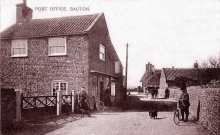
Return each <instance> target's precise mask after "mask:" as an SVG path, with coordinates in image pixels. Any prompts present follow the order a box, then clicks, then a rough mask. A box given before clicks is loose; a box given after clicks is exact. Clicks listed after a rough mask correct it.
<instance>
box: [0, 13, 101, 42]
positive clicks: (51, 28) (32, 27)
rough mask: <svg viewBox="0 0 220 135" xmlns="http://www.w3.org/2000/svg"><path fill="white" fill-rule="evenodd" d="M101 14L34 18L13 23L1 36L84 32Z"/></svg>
mask: <svg viewBox="0 0 220 135" xmlns="http://www.w3.org/2000/svg"><path fill="white" fill-rule="evenodd" d="M101 14H102V13H101ZM101 14H92V15H81V16H70V17H60V18H48V19H33V20H30V21H28V22H26V23H23V24H14V25H12V26H11V27H9V28H7V29H6V30H4V31H3V32H2V33H1V38H24V37H45V36H58V35H60V36H61V35H74V34H83V33H86V30H87V29H88V28H89V27H91V26H92V25H93V24H94V23H95V21H96V20H97V19H98V18H99V17H100V15H101Z"/></svg>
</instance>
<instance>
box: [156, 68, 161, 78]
mask: <svg viewBox="0 0 220 135" xmlns="http://www.w3.org/2000/svg"><path fill="white" fill-rule="evenodd" d="M155 74H156V75H157V77H158V78H160V76H161V69H156V70H155Z"/></svg>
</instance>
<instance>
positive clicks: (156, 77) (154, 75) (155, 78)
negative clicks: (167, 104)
mask: <svg viewBox="0 0 220 135" xmlns="http://www.w3.org/2000/svg"><path fill="white" fill-rule="evenodd" d="M160 75H161V70H160V69H155V68H154V65H152V64H151V63H150V62H148V64H146V71H145V73H144V74H143V76H142V78H141V80H140V82H141V84H142V88H143V92H144V93H146V90H147V88H148V87H159V82H160Z"/></svg>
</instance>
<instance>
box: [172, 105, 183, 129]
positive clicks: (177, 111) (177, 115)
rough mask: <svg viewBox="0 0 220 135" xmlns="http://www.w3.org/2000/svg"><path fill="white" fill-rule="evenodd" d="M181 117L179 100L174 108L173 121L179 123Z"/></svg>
mask: <svg viewBox="0 0 220 135" xmlns="http://www.w3.org/2000/svg"><path fill="white" fill-rule="evenodd" d="M180 118H181V110H180V108H179V102H178V101H177V108H176V109H175V110H174V116H173V121H174V123H175V124H176V125H178V124H179V122H180Z"/></svg>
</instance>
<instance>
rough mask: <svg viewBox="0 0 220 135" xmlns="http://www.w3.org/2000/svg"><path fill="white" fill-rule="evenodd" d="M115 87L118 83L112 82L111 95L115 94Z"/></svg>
mask: <svg viewBox="0 0 220 135" xmlns="http://www.w3.org/2000/svg"><path fill="white" fill-rule="evenodd" d="M115 87H116V84H115V83H111V96H115Z"/></svg>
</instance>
